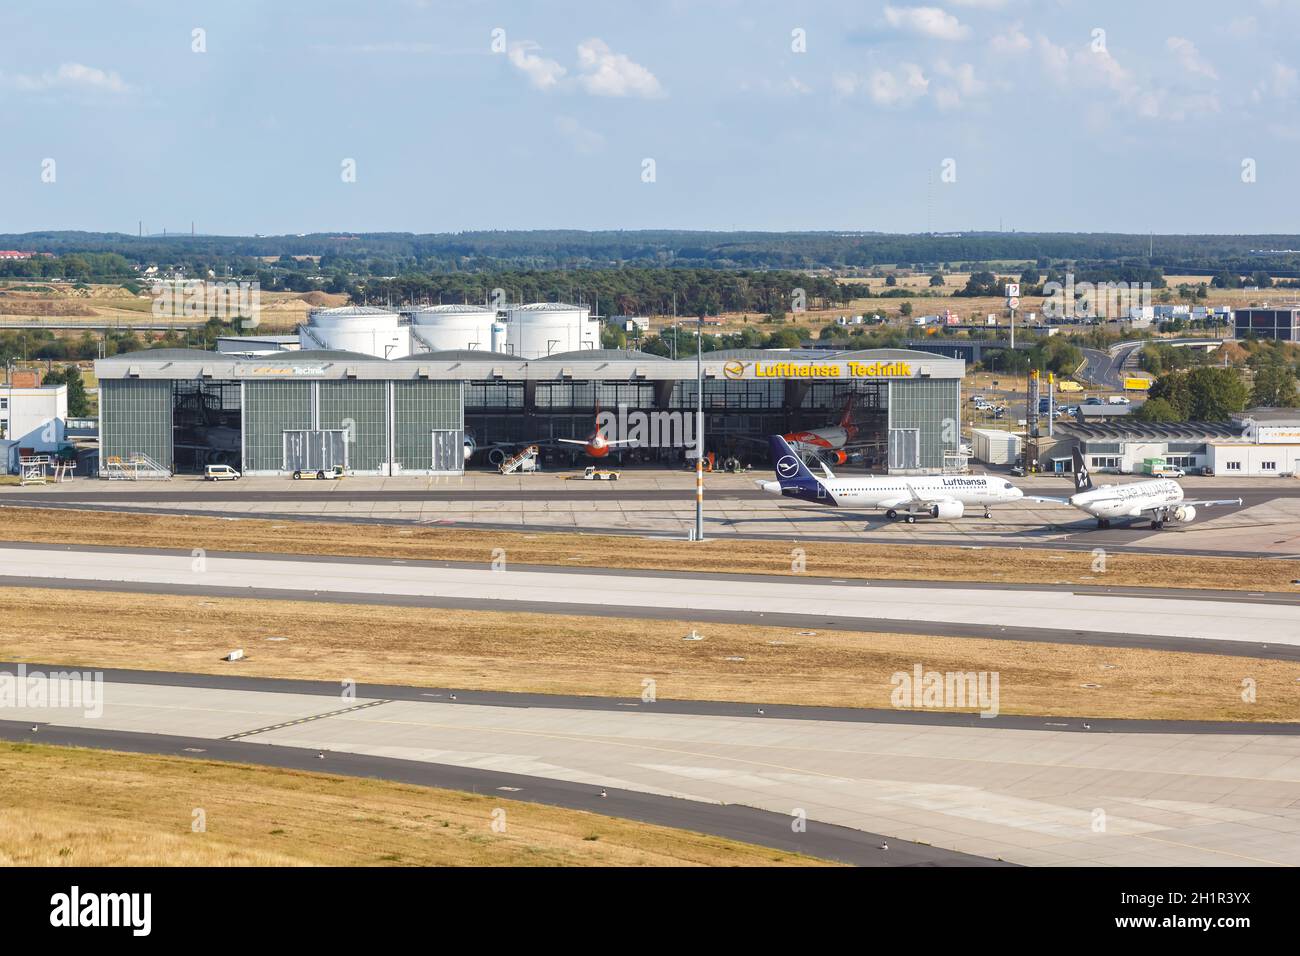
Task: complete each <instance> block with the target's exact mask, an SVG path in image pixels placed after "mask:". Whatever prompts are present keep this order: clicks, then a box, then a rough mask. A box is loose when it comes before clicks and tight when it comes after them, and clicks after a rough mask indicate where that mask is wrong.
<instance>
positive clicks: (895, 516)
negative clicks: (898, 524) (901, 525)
mask: <svg viewBox="0 0 1300 956" xmlns="http://www.w3.org/2000/svg"><path fill="white" fill-rule="evenodd" d="M885 517H886V518H888V519H889V520H890V521H897V520H898V512H897V511H895V510H894V509H893V508H890V509H889V510H888V511H886V512H885Z"/></svg>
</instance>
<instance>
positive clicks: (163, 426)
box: [95, 348, 965, 477]
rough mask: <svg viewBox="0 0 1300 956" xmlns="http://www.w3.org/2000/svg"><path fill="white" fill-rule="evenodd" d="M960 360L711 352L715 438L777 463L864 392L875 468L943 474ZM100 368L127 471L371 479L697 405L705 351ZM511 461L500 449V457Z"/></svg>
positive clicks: (348, 355)
mask: <svg viewBox="0 0 1300 956" xmlns="http://www.w3.org/2000/svg"><path fill="white" fill-rule="evenodd" d="M964 373H965V363H964V362H963V361H961V360H960V359H952V358H945V357H941V356H935V355H932V354H929V353H924V352H913V351H908V350H897V349H873V350H861V351H850V352H826V351H822V350H783V351H762V350H730V351H717V352H709V353H705V356H704V360H703V379H704V409H705V450H706V451H708V452H711V453H714V454H715V455H716V457H717V458H718V459H721V458H722V457H723V456H726V455H735V456H736V457H737V458H738V459H739V460H741V461H742V462H755V461H759V462H765V461H766V460H767V458H768V451H767V446H766V442H765V441H764V440H763V436H766V435H770V434H775V433H785V432H791V431H797V430H802V429H811V428H818V427H825V426H828V425H834V424H836V423H837V422H838V421H839V420H840V418H841V416H842V414H843V411H844V408H845V406H846V405H847V403H848V399H849V396H850V395H855V396H857V397H856V398H855V400H854V403H853V404H854V412H853V416H854V423H855V424H856V425H857V426H858V429H859V434H858V438H857V442H859V443H862V444H864V445H865V446H866V448H867V452H866V454H865V455H864V456H863V463H864V464H865V465H866V466H867V467H869V468H874V469H875V470H881V471H884V470H888V471H889V472H890V473H895V474H927V473H937V472H941V471H943V470H945V468H946V467H951V466H953V465H954V463H956V462H957V461H958V458H957V455H958V451H959V448H958V442H959V435H960V427H959V422H960V412H961V397H960V391H961V380H962V376H963V375H964ZM95 374H96V376H97V377H98V379H99V389H100V392H99V395H100V402H99V415H100V420H99V435H100V456H101V463H102V464H101V467H100V469H99V472H100V474H101V476H106V477H112V476H113V475H114V474H119V475H120V474H122V463H123V462H126V463H128V465H129V464H130V463H133V462H134V463H135V465H136V467H137V468H138V467H140V464H141V463H143V464H144V467H145V470H146V471H147V470H148V469H149V468H151V467H156V468H157V469H158V471H160V472H161V471H167V472H196V473H197V472H200V471H202V469H203V467H204V466H205V465H206V464H213V463H223V464H230V465H233V466H234V467H236V468H238V469H239V470H240V471H241V472H242V473H244V474H248V475H290V474H293V473H294V472H295V471H299V470H301V471H316V470H320V469H324V468H329V467H331V466H333V465H342V466H343V467H344V469H345V470H346V471H347V472H348V473H351V474H357V475H404V474H405V475H450V474H459V473H461V472H462V471H463V470H464V468H465V462H464V453H463V448H464V444H463V442H464V436H465V434H466V433H468V434H470V435H472V436H473V438H474V440H475V442H476V444H477V447H478V448H479V449H480V450H484V449H489V448H491V446H493V445H494V444H496V443H518V444H520V445H523V444H526V443H530V442H545V441H553V440H554V439H557V438H577V439H586V438H587V437H588V436H589V435H590V434H591V432H592V430H593V427H594V423H595V415H596V410H597V406H598V405H599V408H600V409H601V410H602V412H604V411H610V412H615V413H616V414H622V413H623V412H625V411H626V412H634V411H640V412H644V413H646V415H647V416H649V415H651V414H654V413H673V412H676V413H678V415H679V420H685V419H690V418H692V417H693V412H694V409H695V407H696V397H695V392H696V362H695V359H694V357H692V358H689V359H680V360H672V359H667V358H663V357H660V356H656V355H651V354H648V353H644V352H637V351H629V350H607V349H581V350H578V351H571V352H566V353H563V354H557V355H548V356H544V357H540V358H534V359H521V358H520V357H518V356H516V355H511V354H504V353H499V352H491V351H484V350H478V349H471V350H444V351H428V352H416V353H413V354H409V355H405V356H402V357H399V358H387V359H385V358H379V357H376V356H374V355H369V354H365V353H362V352H354V351H342V350H329V349H305V350H295V351H272V352H269V353H267V352H261V353H253V352H250V353H246V354H238V353H231V352H206V351H201V350H190V349H161V348H160V349H151V350H147V351H141V352H133V353H128V354H124V355H115V356H111V357H108V358H104V359H99V360H97V361H96V363H95ZM686 427H687V428H692V427H693V422H692V423H690V424H687V425H686ZM688 434H692V435H693V431H692V432H689V433H688ZM615 437H617V436H615ZM629 437H632V436H629ZM560 448H564V446H560ZM572 449H573V450H572V452H571V453H570V452H569V451H567V450H564V451H555V452H552V454H553V455H559V456H560V457H559V458H553V459H551V460H553V461H556V462H562V463H569V462H571V461H576V460H577V459H578V458H579V456H581V455H582V451H581V447H580V446H577V445H574V446H572ZM544 454H545V453H544ZM687 457H688V456H687V454H686V450H685V449H684V448H682V447H680V445H679V446H678V447H637V448H633V449H631V450H629V451H617V450H616V451H614V452H611V460H612V461H614V462H619V463H629V462H635V461H647V462H655V461H657V462H665V463H680V462H683V461H684V460H685V459H686V458H687ZM499 458H500V452H496V453H495V456H494V458H493V461H494V462H495V461H497V460H499ZM476 460H478V459H476ZM545 460H546V459H545V457H544V461H545ZM114 465H116V471H114Z"/></svg>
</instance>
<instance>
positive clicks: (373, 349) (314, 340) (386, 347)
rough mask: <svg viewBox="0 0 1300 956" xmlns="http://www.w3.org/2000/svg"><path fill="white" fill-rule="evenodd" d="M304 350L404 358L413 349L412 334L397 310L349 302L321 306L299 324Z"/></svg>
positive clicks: (299, 334) (300, 340)
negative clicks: (333, 305) (334, 306)
mask: <svg viewBox="0 0 1300 956" xmlns="http://www.w3.org/2000/svg"><path fill="white" fill-rule="evenodd" d="M298 339H299V342H300V343H301V346H302V348H304V349H339V350H342V351H345V352H360V353H362V354H364V355H373V356H375V357H376V358H387V359H393V358H402V357H403V356H406V355H409V354H410V352H411V336H410V332H409V331H408V329H407V327H406V326H405V325H403V324H402V321H401V317H400V316H398V314H397V313H396V312H390V311H388V310H387V309H378V308H374V307H373V306H364V305H345V306H342V307H340V308H337V309H317V310H314V311H312V312H310V313H308V315H307V322H306V324H304V325H300V326H298Z"/></svg>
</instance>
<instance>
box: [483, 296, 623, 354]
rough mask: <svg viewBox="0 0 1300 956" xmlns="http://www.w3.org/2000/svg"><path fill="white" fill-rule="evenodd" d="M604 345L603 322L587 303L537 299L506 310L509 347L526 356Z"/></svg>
mask: <svg viewBox="0 0 1300 956" xmlns="http://www.w3.org/2000/svg"><path fill="white" fill-rule="evenodd" d="M599 347H600V323H599V322H597V321H593V320H592V318H591V310H590V309H588V308H587V307H586V306H585V305H568V304H567V303H564V302H534V303H531V304H529V305H516V306H511V307H510V308H509V309H507V310H506V347H505V351H506V352H509V353H510V354H512V355H518V356H519V357H520V358H524V359H535V358H545V357H546V356H548V355H559V354H560V353H561V352H576V351H578V350H579V349H594V348H599Z"/></svg>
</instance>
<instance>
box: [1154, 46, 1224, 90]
mask: <svg viewBox="0 0 1300 956" xmlns="http://www.w3.org/2000/svg"><path fill="white" fill-rule="evenodd" d="M1165 46H1166V47H1168V48H1169V52H1170V53H1172V54H1173V55H1174V59H1176V60H1177V61H1178V63H1179V65H1180V66H1182V68H1183V69H1184V70H1186V71H1187V72H1188V73H1196V74H1198V75H1200V76H1208V77H1209V78H1210V79H1212V80H1217V79H1218V78H1219V74H1218V73H1216V72H1215V71H1214V67H1213V66H1211V65H1210V63H1209V62H1207V61H1206V60H1205V59H1203V58H1202V57H1201V51H1200V50H1198V49H1196V44H1195V43H1193V42H1192V41H1191V40H1189V39H1187V38H1186V37H1170V38H1169V39H1168V40H1166V41H1165Z"/></svg>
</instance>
